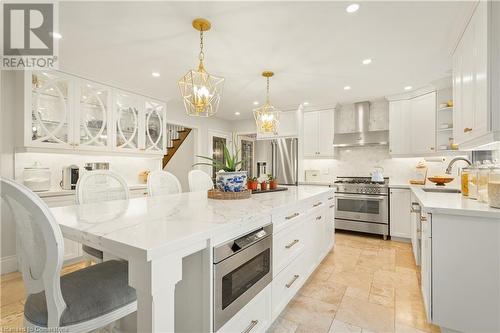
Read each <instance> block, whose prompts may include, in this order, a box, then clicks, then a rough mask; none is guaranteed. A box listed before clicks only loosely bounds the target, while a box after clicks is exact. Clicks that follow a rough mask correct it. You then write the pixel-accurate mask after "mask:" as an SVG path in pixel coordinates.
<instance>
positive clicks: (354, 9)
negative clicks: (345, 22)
mask: <svg viewBox="0 0 500 333" xmlns="http://www.w3.org/2000/svg"><path fill="white" fill-rule="evenodd" d="M358 9H359V5H358V4H357V3H352V4H350V5H349V6H347V7H346V9H345V11H346V12H348V13H355V12H357V11H358Z"/></svg>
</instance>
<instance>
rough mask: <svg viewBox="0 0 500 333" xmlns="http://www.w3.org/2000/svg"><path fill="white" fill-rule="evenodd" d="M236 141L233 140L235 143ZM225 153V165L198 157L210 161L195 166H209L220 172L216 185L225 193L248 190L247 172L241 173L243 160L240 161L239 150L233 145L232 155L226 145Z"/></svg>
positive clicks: (211, 159)
mask: <svg viewBox="0 0 500 333" xmlns="http://www.w3.org/2000/svg"><path fill="white" fill-rule="evenodd" d="M234 142H235V140H233V143H234ZM223 151H224V163H220V162H219V161H217V160H215V159H213V158H210V157H207V156H200V155H196V156H197V157H199V158H203V159H205V160H209V161H210V163H208V162H199V163H195V164H193V166H196V165H209V166H211V167H213V168H215V169H216V170H219V171H218V172H217V173H216V176H215V183H216V186H217V189H219V190H220V191H223V192H241V191H244V190H245V189H246V183H247V172H246V171H240V165H241V160H239V159H238V155H239V153H240V150H239V149H236V146H235V145H234V144H233V151H234V154H232V153H231V152H230V151H229V149H228V148H227V146H226V145H224V147H223Z"/></svg>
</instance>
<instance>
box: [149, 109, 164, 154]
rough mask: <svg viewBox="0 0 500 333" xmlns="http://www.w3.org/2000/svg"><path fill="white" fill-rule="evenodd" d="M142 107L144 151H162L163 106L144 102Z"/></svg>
mask: <svg viewBox="0 0 500 333" xmlns="http://www.w3.org/2000/svg"><path fill="white" fill-rule="evenodd" d="M144 106H145V109H144V118H145V119H144V120H145V121H144V124H145V140H146V141H145V145H146V150H149V151H164V150H165V147H164V135H165V119H164V118H165V104H162V103H159V102H153V101H146V102H145V105H144Z"/></svg>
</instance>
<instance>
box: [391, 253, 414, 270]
mask: <svg viewBox="0 0 500 333" xmlns="http://www.w3.org/2000/svg"><path fill="white" fill-rule="evenodd" d="M396 266H399V267H406V268H413V269H414V268H416V266H417V265H416V263H415V258H414V257H413V253H412V252H406V251H396Z"/></svg>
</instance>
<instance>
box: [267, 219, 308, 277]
mask: <svg viewBox="0 0 500 333" xmlns="http://www.w3.org/2000/svg"><path fill="white" fill-rule="evenodd" d="M304 223H305V222H304V220H301V221H297V223H293V224H291V225H289V226H288V227H287V228H285V229H283V230H281V231H280V232H279V233H275V234H274V239H273V262H274V265H273V275H274V276H276V275H278V274H279V273H280V272H281V271H282V270H283V268H285V267H286V266H287V265H288V264H290V263H291V262H292V261H293V259H295V258H296V257H297V256H298V255H299V254H300V253H302V251H303V250H304V245H305V243H306V239H305V237H306V233H305V232H304Z"/></svg>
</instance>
